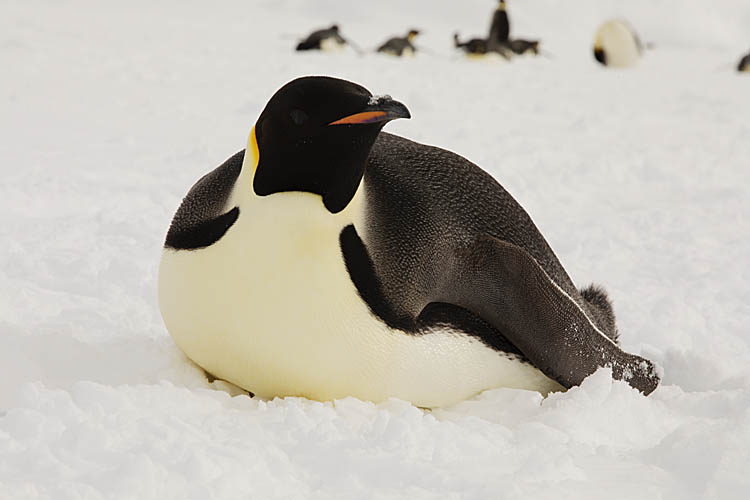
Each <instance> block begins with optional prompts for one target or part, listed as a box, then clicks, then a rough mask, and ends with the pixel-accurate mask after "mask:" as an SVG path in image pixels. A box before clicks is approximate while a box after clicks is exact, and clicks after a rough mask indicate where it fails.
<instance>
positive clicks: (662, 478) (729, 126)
mask: <svg viewBox="0 0 750 500" xmlns="http://www.w3.org/2000/svg"><path fill="white" fill-rule="evenodd" d="M494 4H495V2H494V1H491V0H462V1H461V2H457V1H447V0H440V1H427V0H423V1H414V2H408V3H407V2H401V1H399V0H379V1H378V2H376V3H373V2H364V1H351V2H343V1H342V2H335V1H333V0H322V1H316V2H304V1H302V0H266V1H257V2H249V1H239V0H231V1H229V0H228V1H223V2H217V3H212V2H198V1H176V0H162V1H159V2H148V1H144V0H137V1H132V2H117V3H116V2H107V3H104V2H95V1H87V0H66V1H44V0H29V1H14V0H5V1H3V2H2V4H1V5H0V68H2V75H3V76H2V78H0V132H1V137H2V138H1V139H0V168H1V169H2V182H1V183H0V241H2V246H1V247H0V284H2V286H1V287H0V366H1V367H2V376H1V377H0V498H2V499H25V498H45V499H98V498H107V499H130V498H137V499H141V500H143V499H183V498H196V499H198V498H200V499H239V498H259V499H272V498H285V499H286V498H289V499H306V498H314V499H328V498H342V499H344V498H346V499H352V498H385V499H396V498H409V499H423V498H441V499H442V498H447V499H464V498H466V499H486V498H494V499H501V498H502V499H505V498H513V499H515V498H518V499H536V498H555V499H568V498H570V499H589V498H590V499H601V498H607V499H633V498H638V499H657V498H660V499H684V498H688V499H691V498H711V499H732V498H737V499H739V498H747V495H748V493H747V491H748V489H749V488H750V473H749V471H750V336H749V333H750V332H749V331H748V330H749V328H748V321H749V320H750V286H749V285H748V282H749V281H750V266H749V264H750V262H749V259H750V257H748V256H750V201H749V200H750V187H749V186H750V78H747V77H744V76H742V75H739V74H737V73H735V72H734V71H733V67H734V65H735V64H736V62H737V60H738V59H739V57H740V55H742V54H743V53H744V52H746V51H747V50H748V48H750V2H747V1H746V0H721V1H712V2H707V1H706V0H701V1H697V0H632V1H627V2H626V1H615V0H576V1H575V2H573V1H569V0H523V1H521V0H517V1H510V2H508V10H509V14H510V16H511V22H512V28H511V30H512V34H513V35H514V36H518V37H528V38H534V37H539V38H541V39H542V40H543V48H544V49H545V50H546V51H547V52H548V53H549V54H550V55H551V57H550V58H542V57H539V58H521V59H516V60H513V61H511V62H510V63H503V62H501V61H497V60H495V61H470V60H466V59H463V58H460V57H457V55H456V54H455V53H454V51H453V49H452V47H451V43H452V39H451V37H452V34H453V32H454V31H459V32H460V33H461V35H462V36H470V35H479V34H483V33H485V32H486V30H487V27H488V26H487V25H488V23H489V17H490V13H491V11H492V9H493V8H494ZM614 17H621V18H625V19H628V20H629V21H630V22H631V23H632V24H633V26H634V27H635V28H636V30H637V31H638V32H639V34H640V35H641V37H642V39H643V40H644V41H645V42H650V43H653V44H654V49H653V50H650V51H648V52H647V54H646V56H645V58H644V59H643V61H642V62H641V64H640V65H639V66H638V67H636V68H634V69H631V70H611V69H607V68H603V67H601V66H598V65H597V64H596V63H595V62H594V61H593V57H592V54H591V47H590V45H591V39H592V37H593V35H594V31H595V29H596V27H597V25H598V24H600V23H601V22H603V21H604V20H606V19H609V18H614ZM333 22H337V23H339V24H340V26H341V31H342V33H343V34H344V36H347V37H350V38H352V39H353V40H355V41H356V42H358V44H359V45H361V46H363V47H365V48H372V47H376V46H377V45H378V44H379V43H381V42H382V41H383V40H385V39H386V38H387V37H389V36H392V35H395V34H400V33H403V32H405V31H406V30H408V29H409V28H412V27H415V28H418V29H421V30H422V31H423V35H420V37H419V38H418V39H417V42H418V44H419V45H420V46H423V47H426V48H430V49H431V51H432V53H431V54H426V53H418V54H417V56H416V57H415V58H413V59H409V60H399V59H394V58H390V57H387V56H383V55H374V54H368V55H365V56H363V57H358V56H357V55H356V54H354V53H353V52H352V51H343V52H341V53H338V54H333V55H332V54H319V53H305V54H297V53H294V52H293V51H292V50H291V49H292V47H293V45H294V44H295V42H296V40H295V36H301V35H303V34H306V33H308V32H309V31H311V30H312V29H316V28H320V27H325V26H328V25H330V24H331V23H333ZM308 74H324V75H332V76H338V77H342V78H347V79H350V80H353V81H356V82H358V83H360V84H362V85H364V86H365V87H367V88H368V89H370V90H371V91H372V92H373V93H375V94H385V93H388V94H390V95H392V96H393V97H394V98H395V99H398V100H400V101H402V102H404V103H405V104H406V105H407V106H408V107H409V109H410V110H411V113H412V116H413V118H412V119H411V120H399V121H397V122H394V123H392V124H389V125H388V126H387V127H386V130H388V131H391V132H394V133H398V134H402V135H404V136H407V137H409V138H412V139H415V140H418V141H422V142H425V143H429V144H435V145H439V146H441V147H444V148H447V149H450V150H452V151H455V152H457V153H459V154H462V155H463V156H465V157H467V158H469V159H471V160H472V161H474V162H475V163H477V164H478V165H480V166H482V167H483V168H485V169H487V170H488V171H490V172H491V173H492V174H493V175H494V176H495V177H496V178H497V179H498V180H499V181H500V183H501V184H503V185H504V186H505V187H506V188H507V189H508V190H509V191H510V192H511V193H512V194H513V195H514V196H515V197H516V199H518V200H519V202H520V203H521V204H522V205H523V206H524V207H525V208H526V210H527V211H528V212H529V214H530V215H531V216H532V218H533V219H534V221H535V222H536V224H537V225H538V227H539V228H540V230H541V231H542V233H543V234H544V235H545V236H546V238H547V239H548V241H549V242H550V244H551V246H552V247H553V249H554V250H555V251H556V253H557V255H558V256H559V258H560V259H561V261H562V262H563V264H564V265H565V267H566V269H567V270H568V272H569V273H570V275H571V276H572V277H573V279H574V281H575V282H576V283H577V284H578V285H579V286H583V285H586V284H587V283H590V282H592V281H595V282H598V283H602V284H604V285H605V286H606V287H607V289H608V290H609V293H610V295H611V297H612V299H613V301H614V304H615V310H616V313H617V316H618V325H619V329H620V332H621V335H622V344H623V346H624V348H625V349H627V350H630V351H632V352H635V353H639V354H642V355H644V356H647V357H649V358H651V359H653V360H655V361H656V362H658V363H659V365H660V366H661V367H662V368H663V371H664V380H663V384H662V385H661V386H660V388H659V389H657V390H656V391H655V392H654V393H653V394H652V395H651V396H649V397H648V398H646V397H643V396H642V395H640V394H639V393H638V392H637V391H635V390H633V389H631V388H630V387H629V386H628V385H626V384H625V383H622V382H613V381H612V380H611V378H610V376H609V373H608V372H607V370H606V369H602V370H600V371H599V372H597V373H596V374H594V375H592V376H591V377H589V378H588V379H587V380H586V381H585V382H584V383H583V385H582V386H581V387H576V388H573V389H571V390H569V391H568V392H566V393H555V394H552V395H550V396H549V397H547V398H546V399H543V398H542V396H541V395H539V394H537V393H533V392H525V391H519V390H504V389H500V390H491V391H486V392H485V393H482V394H480V395H478V396H476V397H475V398H473V399H472V400H469V401H466V402H463V403H460V404H458V405H456V406H455V407H452V408H444V409H439V410H434V411H425V410H421V409H418V408H415V407H414V406H412V405H411V404H409V403H406V402H402V401H396V400H392V401H388V402H386V403H382V404H378V405H374V404H372V403H369V402H363V401H359V400H355V399H345V400H342V401H335V402H326V403H321V402H314V401H308V400H304V399H297V398H288V399H277V400H273V401H262V400H258V399H251V398H249V397H248V396H247V395H244V394H243V393H242V392H241V391H239V390H237V389H236V388H233V387H231V386H229V385H228V384H224V383H220V382H215V383H213V384H209V383H208V382H207V381H206V380H205V378H204V376H203V374H202V372H201V371H200V370H199V369H198V368H197V367H195V366H194V365H192V364H191V363H190V362H189V361H188V360H187V359H186V358H185V357H184V356H183V355H182V353H181V352H180V351H179V350H178V349H177V348H176V346H175V345H174V343H173V342H172V340H171V339H170V337H169V336H168V334H167V332H166V330H165V328H164V326H163V324H162V321H161V318H160V315H159V310H158V305H157V300H156V276H157V271H158V263H159V257H160V249H161V245H162V242H163V238H164V235H165V233H166V230H167V227H168V225H169V222H170V220H171V217H172V215H173V213H174V211H175V210H176V208H177V206H178V204H179V202H180V200H181V198H182V196H183V195H184V194H185V193H186V192H187V190H188V188H189V187H190V186H191V185H192V184H193V182H195V181H196V180H197V179H198V178H199V177H200V176H201V175H203V174H204V173H205V172H207V171H209V170H211V169H212V168H214V167H215V166H217V165H218V164H220V163H221V162H223V161H224V160H225V159H226V158H227V157H229V156H230V155H231V154H233V153H234V152H236V151H238V150H239V149H241V148H243V147H244V145H245V142H246V139H247V136H248V133H249V130H250V128H251V127H252V125H253V124H254V122H255V120H256V118H257V116H258V114H259V113H260V112H261V110H262V109H263V106H264V105H265V103H266V101H267V100H268V99H269V97H270V96H271V95H272V94H273V92H275V91H276V90H277V89H278V88H279V87H280V86H281V85H283V84H284V83H286V82H287V81H289V80H290V79H292V78H294V77H297V76H301V75H308Z"/></svg>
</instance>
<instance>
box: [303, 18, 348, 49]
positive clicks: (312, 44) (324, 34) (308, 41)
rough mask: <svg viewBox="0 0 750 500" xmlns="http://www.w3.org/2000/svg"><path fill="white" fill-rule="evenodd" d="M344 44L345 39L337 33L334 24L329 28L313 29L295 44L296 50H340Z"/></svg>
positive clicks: (337, 28) (336, 27)
mask: <svg viewBox="0 0 750 500" xmlns="http://www.w3.org/2000/svg"><path fill="white" fill-rule="evenodd" d="M346 44H347V41H346V39H345V38H344V37H342V36H341V34H340V33H339V27H338V25H336V24H334V25H332V26H331V27H330V28H325V29H321V30H317V31H313V32H312V33H310V34H309V35H307V37H306V38H305V39H304V40H302V41H300V42H299V43H298V44H297V48H296V50H324V51H331V50H341V49H343V48H344V46H345V45H346Z"/></svg>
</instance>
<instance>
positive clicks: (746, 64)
mask: <svg viewBox="0 0 750 500" xmlns="http://www.w3.org/2000/svg"><path fill="white" fill-rule="evenodd" d="M737 71H739V72H741V73H743V72H750V52H748V53H747V55H746V56H745V57H743V58H742V59H740V62H739V63H738V64H737Z"/></svg>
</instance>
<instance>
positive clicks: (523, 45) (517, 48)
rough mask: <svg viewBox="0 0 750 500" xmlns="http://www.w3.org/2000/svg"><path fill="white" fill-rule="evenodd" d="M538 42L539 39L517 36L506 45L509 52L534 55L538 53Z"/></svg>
mask: <svg viewBox="0 0 750 500" xmlns="http://www.w3.org/2000/svg"><path fill="white" fill-rule="evenodd" d="M539 43H540V42H539V40H522V39H520V38H519V39H516V40H510V41H509V42H508V46H509V47H510V50H511V52H513V53H514V54H516V55H519V56H521V55H524V54H533V55H535V56H536V55H539Z"/></svg>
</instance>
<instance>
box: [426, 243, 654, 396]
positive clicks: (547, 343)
mask: <svg viewBox="0 0 750 500" xmlns="http://www.w3.org/2000/svg"><path fill="white" fill-rule="evenodd" d="M451 264H452V265H451V269H450V270H448V279H447V280H446V282H445V283H443V286H441V287H440V288H441V293H440V295H441V297H440V301H442V302H447V303H451V304H455V305H457V306H460V307H463V308H465V309H468V310H469V311H471V312H472V313H474V314H476V315H477V316H479V317H480V318H482V319H484V320H485V321H487V322H489V323H490V324H492V326H494V327H495V328H496V329H497V330H499V331H500V332H502V334H503V335H504V336H505V337H506V338H507V339H508V341H510V342H511V343H512V344H513V345H514V346H516V347H517V348H518V349H519V350H520V351H521V352H522V353H523V354H524V356H526V357H527V358H528V359H529V361H531V362H532V363H533V364H534V365H535V366H536V367H537V368H539V369H540V370H541V371H542V372H543V373H544V374H545V375H547V376H548V377H550V378H552V379H554V380H556V381H557V382H559V383H560V384H562V385H563V386H565V387H572V386H574V385H579V384H580V383H581V382H582V381H583V379H585V378H586V377H587V376H589V375H591V374H592V373H594V372H595V371H596V370H597V369H598V368H599V367H603V366H610V367H611V368H612V374H613V377H614V378H616V379H619V380H624V381H626V382H628V383H629V384H630V385H631V386H633V387H635V388H636V389H638V390H640V391H641V392H643V393H644V394H646V395H648V394H650V393H651V392H652V391H653V390H654V389H656V387H657V385H658V384H659V375H658V374H657V371H656V369H655V366H654V364H653V363H652V362H651V361H649V360H647V359H645V358H642V357H640V356H636V355H634V354H630V353H627V352H625V351H623V350H622V349H620V347H619V346H618V345H617V344H616V343H615V342H613V341H612V340H611V339H610V338H609V337H608V336H607V335H606V334H605V333H603V332H602V331H601V330H600V329H598V328H597V327H596V326H595V322H594V320H592V319H590V318H589V316H588V315H587V313H586V312H584V309H583V308H582V307H581V306H580V305H579V304H578V303H577V302H576V301H575V300H573V299H572V298H571V297H570V296H569V295H568V294H567V293H566V292H564V291H563V289H562V288H561V287H559V286H558V285H557V284H556V283H555V282H554V281H553V280H552V279H551V278H550V277H549V275H548V274H547V273H546V272H545V271H544V269H542V267H541V266H539V265H538V264H537V262H536V261H535V260H534V258H533V257H532V256H531V255H530V254H529V253H528V252H526V251H525V250H523V249H522V248H520V247H518V246H516V245H513V244H511V243H507V242H505V241H502V240H500V239H497V238H495V237H493V236H489V235H482V236H479V237H478V238H477V239H476V241H475V242H474V243H473V244H472V245H470V246H468V247H465V248H463V249H459V250H456V253H455V255H454V258H453V259H452V263H451Z"/></svg>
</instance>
